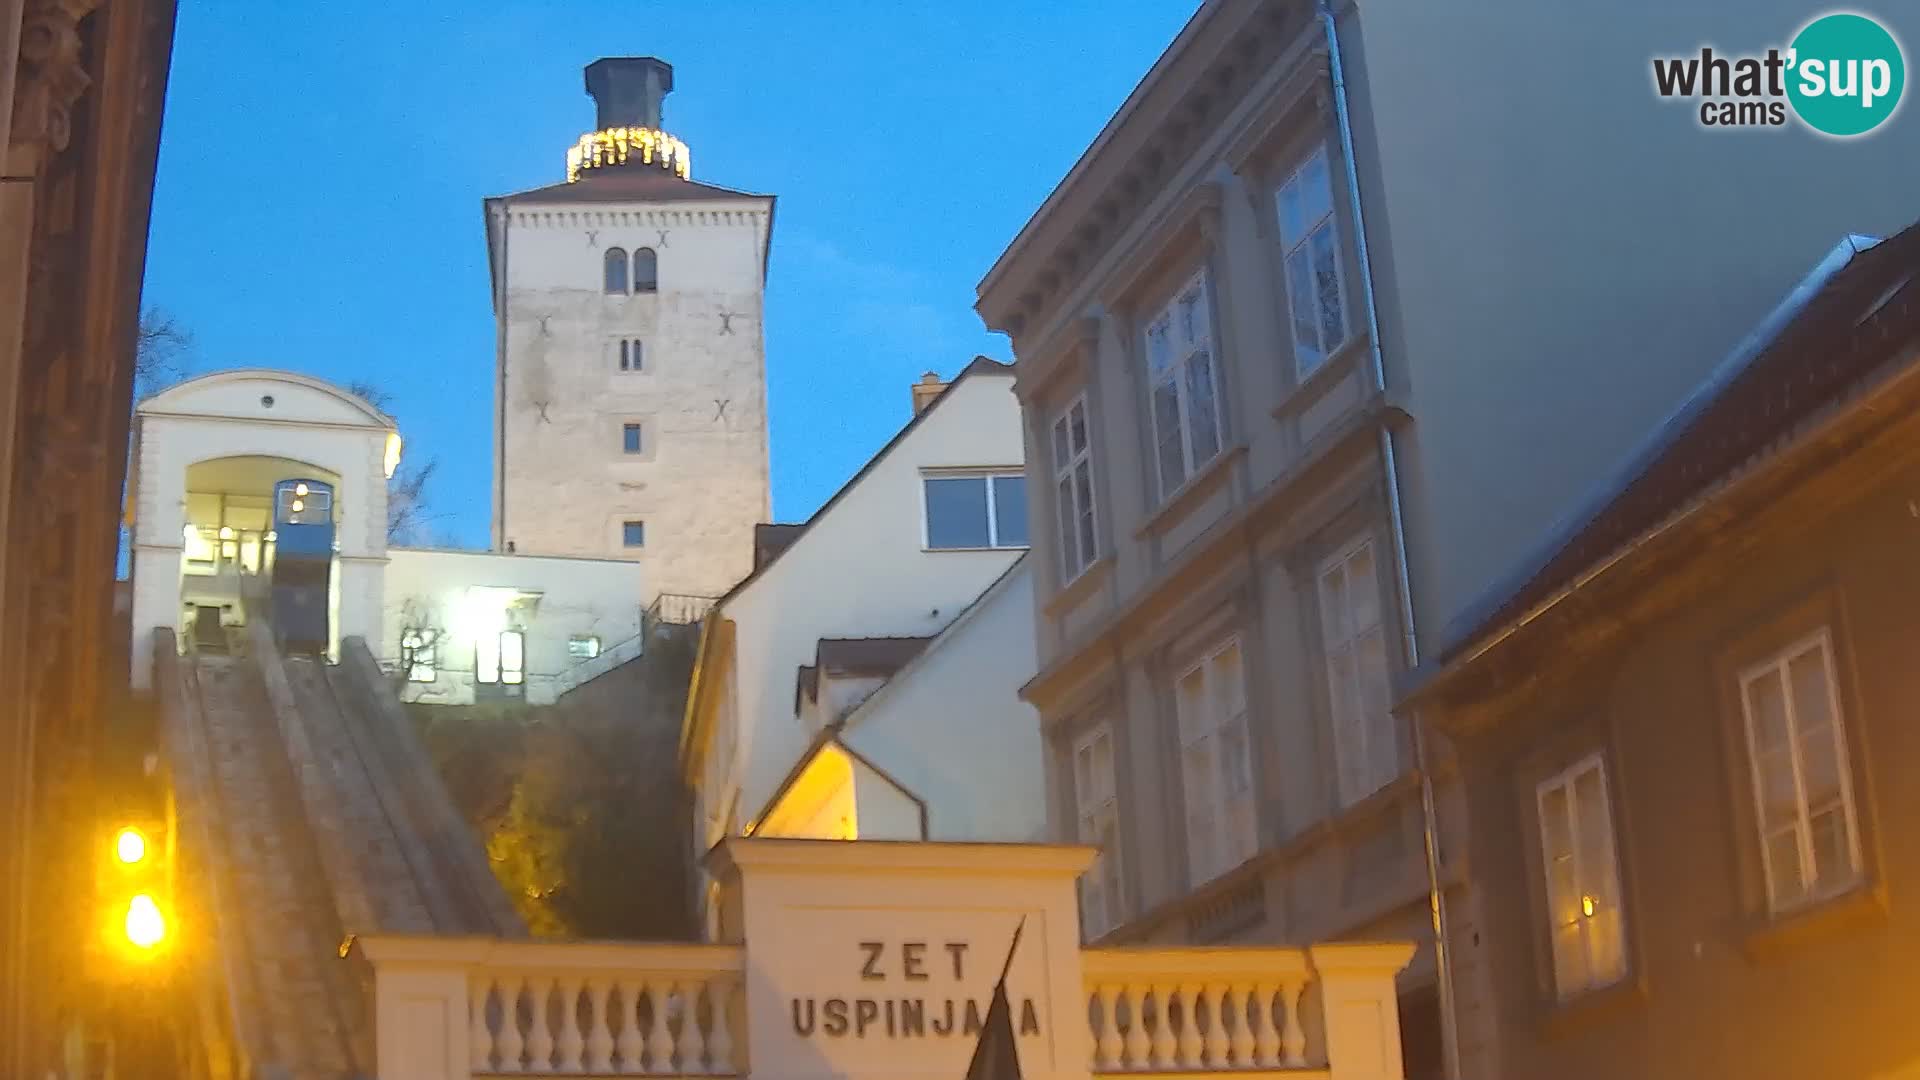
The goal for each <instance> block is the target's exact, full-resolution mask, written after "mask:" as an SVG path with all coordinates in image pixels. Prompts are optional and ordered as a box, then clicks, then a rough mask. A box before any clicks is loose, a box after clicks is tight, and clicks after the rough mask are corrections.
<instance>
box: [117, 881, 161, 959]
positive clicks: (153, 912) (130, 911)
mask: <svg viewBox="0 0 1920 1080" xmlns="http://www.w3.org/2000/svg"><path fill="white" fill-rule="evenodd" d="M126 932H127V940H128V941H130V942H132V943H133V944H134V945H135V946H136V947H138V948H142V949H151V948H153V947H154V946H155V945H158V944H160V943H161V942H162V941H164V940H166V936H167V920H166V918H165V916H163V915H161V914H160V905H159V904H157V903H155V902H154V899H153V897H151V896H149V895H147V894H146V893H141V894H139V895H138V896H135V897H134V898H133V899H132V900H129V901H127V918H126Z"/></svg>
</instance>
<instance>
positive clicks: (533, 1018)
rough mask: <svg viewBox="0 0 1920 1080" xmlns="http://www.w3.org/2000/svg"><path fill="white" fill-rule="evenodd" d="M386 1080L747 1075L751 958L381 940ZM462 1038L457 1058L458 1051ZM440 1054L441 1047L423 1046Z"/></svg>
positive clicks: (689, 950)
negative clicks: (745, 1015) (747, 968)
mask: <svg viewBox="0 0 1920 1080" xmlns="http://www.w3.org/2000/svg"><path fill="white" fill-rule="evenodd" d="M357 944H358V947H359V948H360V949H361V950H362V952H363V953H364V955H365V956H366V957H367V959H368V960H369V961H370V962H371V963H372V964H373V968H374V973H375V993H376V996H377V999H378V1004H377V1012H378V1032H377V1035H378V1057H379V1061H380V1075H381V1076H382V1077H388V1076H392V1077H402V1076H404V1077H416V1076H421V1075H423V1073H422V1072H420V1071H419V1070H420V1065H421V1063H422V1062H441V1063H443V1064H444V1065H445V1066H446V1067H445V1068H442V1069H436V1070H435V1071H433V1072H432V1073H431V1075H433V1076H435V1077H453V1076H458V1077H462V1078H464V1077H473V1076H508V1075H521V1076H557V1075H579V1074H589V1075H594V1076H737V1075H744V1073H745V1071H746V1069H745V1063H744V1061H743V1060H742V1059H743V1057H744V1053H743V1051H744V1049H745V1047H744V1039H743V1037H742V1033H743V1032H744V1027H743V1024H742V1015H741V999H740V991H741V987H742V970H743V952H742V950H741V949H739V948H737V947H731V946H723V945H679V944H628V943H600V942H569V943H566V944H555V943H539V942H508V941H499V940H494V939H474V938H421V937H375V938H362V939H360V941H359V942H358V943H357ZM454 1036H457V1037H458V1039H457V1041H458V1043H459V1045H458V1046H455V1045H454V1041H455V1039H454ZM423 1040H425V1042H426V1043H433V1044H437V1045H425V1044H423Z"/></svg>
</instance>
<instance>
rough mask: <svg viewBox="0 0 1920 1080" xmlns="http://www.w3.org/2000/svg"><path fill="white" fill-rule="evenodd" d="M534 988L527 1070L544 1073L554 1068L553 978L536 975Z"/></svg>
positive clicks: (533, 980) (528, 1035)
mask: <svg viewBox="0 0 1920 1080" xmlns="http://www.w3.org/2000/svg"><path fill="white" fill-rule="evenodd" d="M527 982H528V983H529V984H530V985H531V986H532V988H533V1026H532V1027H530V1028H528V1029H527V1070H528V1071H529V1072H537V1073H543V1072H546V1071H548V1070H549V1069H552V1068H553V1026H552V1025H553V1018H552V1016H551V1015H550V1013H549V1010H550V1009H551V1007H552V1005H553V977H552V976H550V975H536V976H534V977H533V978H531V979H528V980H527Z"/></svg>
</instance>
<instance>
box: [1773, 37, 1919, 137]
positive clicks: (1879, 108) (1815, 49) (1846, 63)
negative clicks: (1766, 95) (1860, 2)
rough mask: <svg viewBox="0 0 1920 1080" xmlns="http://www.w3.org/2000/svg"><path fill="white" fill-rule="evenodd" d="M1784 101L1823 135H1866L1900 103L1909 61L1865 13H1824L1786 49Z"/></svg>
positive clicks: (1898, 44) (1897, 44)
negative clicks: (1787, 69) (1789, 68)
mask: <svg viewBox="0 0 1920 1080" xmlns="http://www.w3.org/2000/svg"><path fill="white" fill-rule="evenodd" d="M1789 48H1790V51H1789V53H1788V57H1789V59H1788V61H1787V63H1788V64H1789V65H1791V71H1790V74H1789V77H1788V82H1787V99H1788V100H1789V101H1791V102H1792V103H1793V111H1794V112H1796V113H1798V114H1799V116H1800V119H1801V120H1803V121H1805V122H1806V124H1807V126H1808V127H1810V128H1812V129H1814V130H1815V131H1818V132H1820V133H1822V134H1825V135H1833V136H1837V137H1839V138H1849V137H1851V136H1854V135H1865V134H1866V133H1867V132H1869V131H1872V130H1873V129H1874V128H1877V127H1879V126H1880V125H1881V124H1884V123H1886V122H1887V119H1888V118H1889V117H1891V116H1892V115H1893V113H1894V110H1895V109H1898V108H1899V107H1900V92H1901V91H1902V90H1904V89H1906V85H1907V63H1906V59H1905V57H1903V56H1902V55H1901V53H1900V43H1899V42H1898V41H1895V40H1894V39H1893V35H1892V34H1890V33H1888V32H1887V29H1886V28H1885V27H1883V26H1881V25H1880V24H1879V23H1877V22H1874V21H1873V20H1872V19H1869V18H1867V17H1866V16H1864V15H1853V14H1846V13H1842V14H1835V15H1823V16H1821V17H1820V18H1818V19H1815V20H1813V21H1812V22H1810V23H1808V24H1807V25H1806V28H1805V29H1803V30H1801V31H1800V33H1799V35H1798V36H1796V37H1795V38H1794V39H1793V44H1792V45H1791V46H1790V47H1789Z"/></svg>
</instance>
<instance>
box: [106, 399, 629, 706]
mask: <svg viewBox="0 0 1920 1080" xmlns="http://www.w3.org/2000/svg"><path fill="white" fill-rule="evenodd" d="M133 427H134V438H133V445H134V453H133V457H134V465H133V468H132V470H131V473H130V478H129V482H128V489H127V509H128V514H129V521H128V525H129V533H130V537H131V552H130V563H131V570H132V575H133V578H132V589H131V592H132V600H131V618H132V621H133V634H132V645H133V659H132V670H131V671H130V673H129V674H130V676H131V679H132V685H133V686H134V687H135V688H136V689H140V690H145V689H148V688H150V685H151V676H152V671H153V656H152V641H153V639H152V635H151V634H150V633H149V631H151V630H152V629H153V628H155V627H171V628H172V629H173V630H174V631H175V633H176V635H177V638H178V640H179V641H180V642H181V643H182V646H183V647H186V646H187V645H188V644H189V643H190V642H195V643H196V644H195V647H219V648H225V647H227V644H228V641H231V642H233V643H235V645H236V647H237V643H238V642H239V641H240V640H242V638H243V637H244V635H242V634H239V633H237V631H239V630H241V629H242V628H244V627H245V626H246V625H247V624H248V623H249V622H250V621H251V620H252V619H255V618H258V617H260V613H261V611H263V610H264V606H263V605H262V603H261V601H262V600H263V599H264V596H265V593H266V590H267V589H268V588H269V585H270V583H271V582H272V580H273V576H274V567H275V564H276V552H275V548H276V541H277V537H276V533H275V530H274V520H275V517H274V512H273V491H274V485H275V484H277V483H279V482H281V481H284V480H307V481H317V482H318V483H320V484H324V485H326V486H327V487H328V488H329V489H330V492H331V496H332V499H331V504H332V506H331V511H332V525H333V530H334V538H335V539H334V549H335V550H334V557H333V563H332V566H331V568H330V573H329V580H330V604H329V608H330V610H329V612H328V625H329V633H328V641H327V653H328V656H329V658H330V659H334V660H338V659H339V647H340V643H341V641H343V640H345V639H347V638H350V637H358V638H361V639H363V640H364V641H365V642H366V644H367V648H368V650H369V651H370V652H372V654H373V655H374V656H375V657H376V658H378V659H380V661H381V662H382V664H383V665H384V666H386V667H387V668H389V669H390V670H391V671H393V672H394V674H395V676H396V680H397V681H398V682H399V683H400V685H401V687H402V690H401V696H402V698H403V699H404V700H408V701H422V702H427V703H432V704H444V705H467V704H472V703H474V702H475V701H479V700H486V699H489V698H498V699H507V700H518V701H524V702H525V703H527V704H530V705H543V704H549V703H551V702H553V701H554V700H556V699H557V698H558V697H559V696H560V695H561V694H563V693H565V692H566V691H567V690H569V689H572V688H573V687H575V686H578V685H580V683H582V682H584V681H586V680H587V679H590V678H592V677H594V676H596V675H598V674H601V673H603V672H605V671H606V670H610V669H611V667H612V666H614V665H615V664H617V663H619V662H621V661H623V660H627V659H632V658H633V657H635V656H638V655H639V653H640V645H641V635H640V629H641V620H642V609H641V606H640V597H641V595H642V594H643V592H644V588H643V586H644V581H643V578H642V574H643V573H644V567H642V566H641V565H640V564H637V563H634V562H631V561H627V560H619V559H578V558H554V557H537V556H523V555H517V554H508V553H504V552H476V551H440V550H423V549H411V548H397V547H389V546H388V544H387V524H388V521H387V480H388V478H389V477H391V476H392V475H393V472H394V470H395V469H396V468H397V467H398V466H399V462H400V452H401V439H400V434H399V432H398V430H397V429H396V428H395V425H394V422H393V420H392V419H391V418H389V417H388V416H386V415H385V414H384V413H382V412H380V411H379V410H378V409H376V408H374V407H373V406H372V405H370V404H368V403H367V402H366V401H364V400H362V399H361V398H359V397H357V396H355V395H353V394H351V393H349V392H347V391H345V390H342V389H340V388H338V387H336V386H333V385H331V384H329V383H326V382H324V381H322V380H319V379H314V378H311V377H308V376H305V375H298V374H294V373H292V372H286V371H271V370H266V369H260V368H248V369H241V370H235V371H223V372H216V373H214V374H211V375H206V376H202V377H200V378H197V379H192V380H189V381H188V382H185V383H182V384H180V385H178V386H175V387H173V388H171V389H169V390H166V391H163V392H162V393H159V394H156V395H155V396H153V397H152V398H149V399H148V400H146V401H144V402H142V403H141V404H140V406H139V408H138V409H137V410H136V411H135V413H134V425H133ZM250 600H251V603H252V609H251V610H250ZM216 623H217V627H218V630H219V631H224V634H223V633H218V632H210V629H211V628H213V627H214V626H215V625H216ZM223 639H225V640H223Z"/></svg>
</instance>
